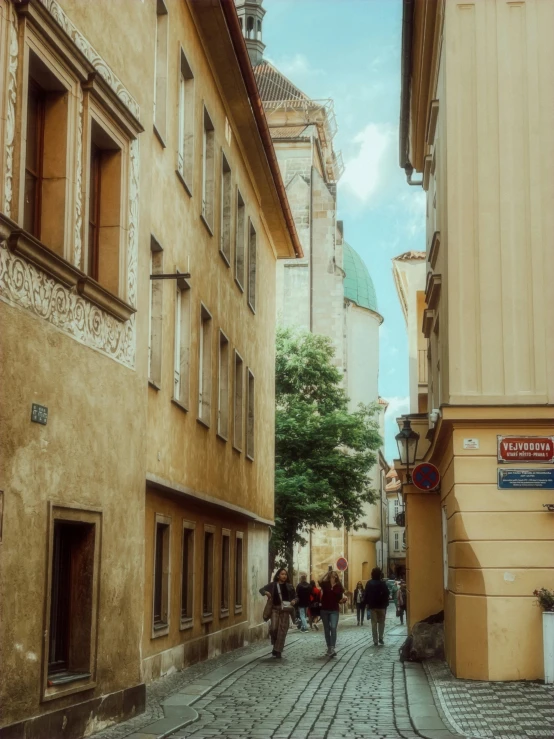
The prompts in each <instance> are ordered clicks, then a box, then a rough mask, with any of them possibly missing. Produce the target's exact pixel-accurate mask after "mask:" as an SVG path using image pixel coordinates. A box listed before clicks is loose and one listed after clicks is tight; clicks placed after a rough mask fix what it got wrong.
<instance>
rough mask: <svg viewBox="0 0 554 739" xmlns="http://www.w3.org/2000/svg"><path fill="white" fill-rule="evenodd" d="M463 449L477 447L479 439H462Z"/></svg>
mask: <svg viewBox="0 0 554 739" xmlns="http://www.w3.org/2000/svg"><path fill="white" fill-rule="evenodd" d="M464 449H479V439H464Z"/></svg>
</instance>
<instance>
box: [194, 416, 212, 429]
mask: <svg viewBox="0 0 554 739" xmlns="http://www.w3.org/2000/svg"><path fill="white" fill-rule="evenodd" d="M196 420H197V422H198V423H199V424H200V425H201V426H204V428H205V429H209V428H210V422H209V421H205V420H204V419H203V418H200V416H198V418H197V419H196Z"/></svg>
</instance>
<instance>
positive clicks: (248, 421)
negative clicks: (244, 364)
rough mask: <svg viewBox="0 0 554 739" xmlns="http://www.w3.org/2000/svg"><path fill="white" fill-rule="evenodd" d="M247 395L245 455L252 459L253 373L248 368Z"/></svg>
mask: <svg viewBox="0 0 554 739" xmlns="http://www.w3.org/2000/svg"><path fill="white" fill-rule="evenodd" d="M247 377H248V382H247V386H246V389H247V396H246V408H247V416H246V456H247V457H248V459H254V418H255V406H254V375H253V374H252V372H251V370H250V369H249V370H248V375H247Z"/></svg>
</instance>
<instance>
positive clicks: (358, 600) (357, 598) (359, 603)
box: [353, 580, 365, 626]
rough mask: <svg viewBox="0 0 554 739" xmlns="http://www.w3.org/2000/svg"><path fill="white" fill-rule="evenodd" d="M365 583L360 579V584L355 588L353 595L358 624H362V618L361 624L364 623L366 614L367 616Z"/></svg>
mask: <svg viewBox="0 0 554 739" xmlns="http://www.w3.org/2000/svg"><path fill="white" fill-rule="evenodd" d="M364 594H365V591H364V584H363V582H362V581H361V580H358V584H357V585H356V589H355V590H354V595H353V601H354V603H355V604H356V618H357V620H358V624H357V625H358V626H360V620H361V625H362V626H363V625H364V616H365V603H364Z"/></svg>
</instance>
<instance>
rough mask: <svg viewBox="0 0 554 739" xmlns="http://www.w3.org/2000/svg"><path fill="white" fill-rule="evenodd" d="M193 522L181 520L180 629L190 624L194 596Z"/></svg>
mask: <svg viewBox="0 0 554 739" xmlns="http://www.w3.org/2000/svg"><path fill="white" fill-rule="evenodd" d="M194 528H195V525H194V523H191V522H190V521H183V541H182V550H181V629H184V628H187V627H189V626H192V617H193V597H194Z"/></svg>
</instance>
